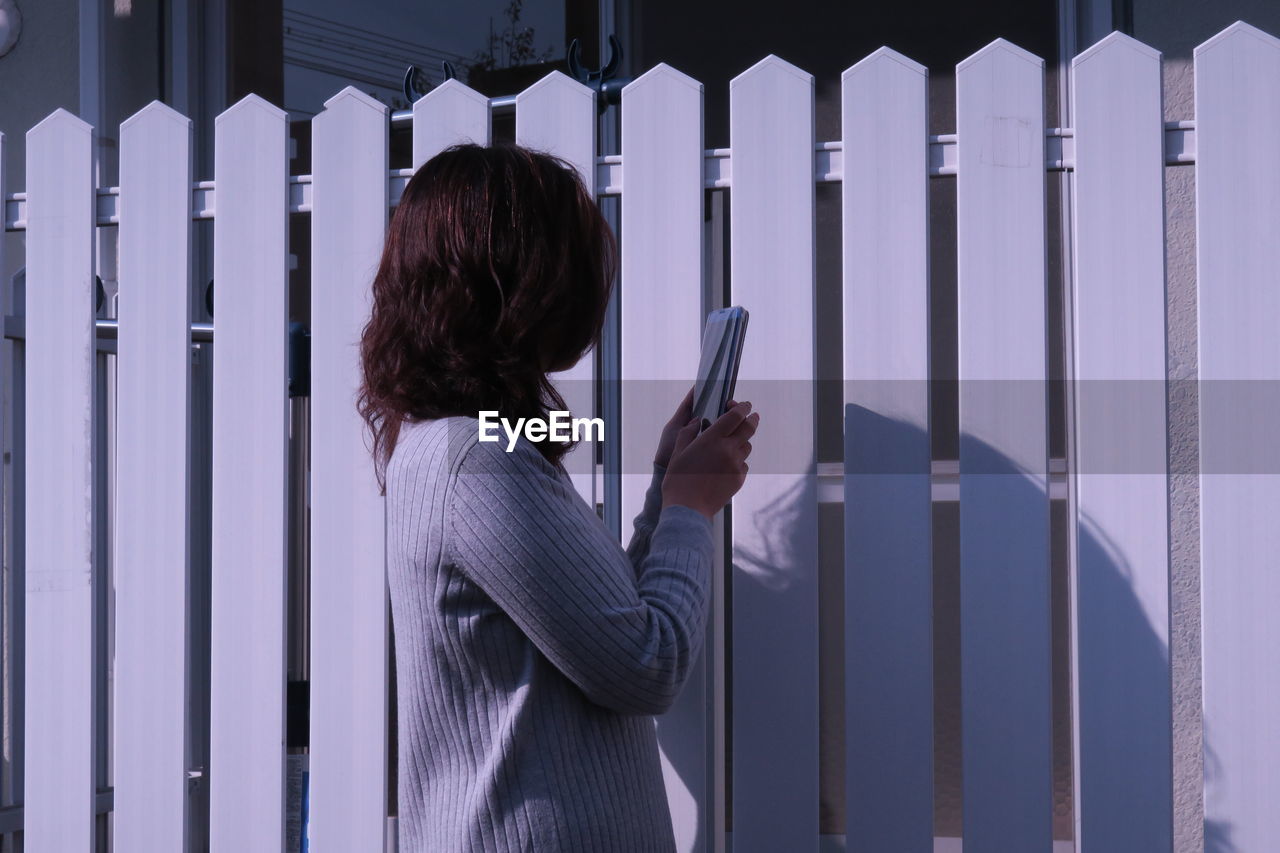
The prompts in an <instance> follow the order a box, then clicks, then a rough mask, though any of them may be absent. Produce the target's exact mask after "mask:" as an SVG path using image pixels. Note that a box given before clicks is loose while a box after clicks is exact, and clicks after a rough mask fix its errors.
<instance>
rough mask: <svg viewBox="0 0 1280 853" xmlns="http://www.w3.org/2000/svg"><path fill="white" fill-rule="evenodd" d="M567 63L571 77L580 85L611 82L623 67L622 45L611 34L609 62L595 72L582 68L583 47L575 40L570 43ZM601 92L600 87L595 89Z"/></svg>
mask: <svg viewBox="0 0 1280 853" xmlns="http://www.w3.org/2000/svg"><path fill="white" fill-rule="evenodd" d="M565 61H566V62H567V63H568V64H569V76H571V77H573V79H575V80H577V81H578V82H579V83H585V84H587V85H591V84H592V83H596V82H599V83H603V82H604V81H605V80H609V79H611V78H612V77H613V75H615V74H617V73H618V68H619V67H621V65H622V43H621V42H619V41H618V37H617V36H615V35H613V34H612V33H610V34H609V61H608V62H606V63H605V64H604V65H603V66H602V67H600V68H597V69H595V70H594V71H593V70H591V69H588V68H583V67H582V45H581V44H579V43H578V40H577V39H574V40H573V41H571V42H570V43H569V53H568V56H566V57H565ZM595 88H596V90H597V91H599V89H600V87H599V86H596V87H595Z"/></svg>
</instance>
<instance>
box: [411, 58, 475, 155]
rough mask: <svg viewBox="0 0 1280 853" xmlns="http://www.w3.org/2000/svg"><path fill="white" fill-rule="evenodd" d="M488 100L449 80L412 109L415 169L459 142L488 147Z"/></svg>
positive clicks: (419, 100) (418, 101)
mask: <svg viewBox="0 0 1280 853" xmlns="http://www.w3.org/2000/svg"><path fill="white" fill-rule="evenodd" d="M489 135H490V128H489V99H488V98H487V97H485V96H484V95H482V94H480V93H479V92H477V91H476V90H475V89H469V88H467V86H465V85H464V84H462V83H460V82H458V81H457V80H446V81H444V82H443V83H441V84H440V85H439V86H437V87H436V88H434V89H432V90H431V91H430V92H428V93H427V94H425V95H423V96H422V97H421V98H419V99H418V100H417V102H415V103H414V105H413V168H414V169H415V170H416V169H418V168H420V167H421V166H422V164H423V163H425V162H427V161H428V160H430V159H431V158H432V157H434V156H436V155H437V154H439V153H440V152H441V151H443V150H444V149H446V148H448V147H449V146H450V145H454V144H456V143H459V142H474V143H476V144H477V145H488V144H489Z"/></svg>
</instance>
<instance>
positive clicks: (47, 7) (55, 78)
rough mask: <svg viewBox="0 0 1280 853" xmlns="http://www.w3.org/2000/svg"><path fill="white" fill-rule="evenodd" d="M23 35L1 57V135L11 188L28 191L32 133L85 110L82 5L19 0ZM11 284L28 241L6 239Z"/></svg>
mask: <svg viewBox="0 0 1280 853" xmlns="http://www.w3.org/2000/svg"><path fill="white" fill-rule="evenodd" d="M17 2H18V8H19V9H20V10H21V11H22V36H21V38H20V39H19V41H18V44H17V45H16V46H15V47H14V48H13V50H12V51H11V52H10V53H8V54H7V55H5V56H3V57H0V133H3V134H4V162H3V164H0V166H2V167H3V168H4V177H5V186H6V187H7V188H8V190H7V191H8V192H14V191H15V190H18V189H22V188H24V187H25V186H26V180H25V176H26V170H25V160H26V156H27V145H26V133H27V131H28V130H29V129H31V127H32V126H34V125H35V124H37V123H38V122H39V121H40V120H41V119H42V118H44V117H45V116H47V115H48V114H49V113H51V112H53V111H54V110H55V109H57V108H58V107H63V108H65V109H68V110H71V111H72V112H76V111H78V109H79V106H80V62H79V57H80V36H79V29H78V27H77V21H78V20H79V11H78V5H79V4H78V2H77V0H17ZM3 239H4V240H5V258H6V260H5V266H4V268H3V269H0V275H4V276H5V278H6V279H7V278H8V277H9V276H12V275H13V273H15V272H16V271H17V270H18V268H19V267H21V266H22V263H21V257H22V251H21V247H22V239H21V237H20V236H19V235H16V234H9V235H4V236H3Z"/></svg>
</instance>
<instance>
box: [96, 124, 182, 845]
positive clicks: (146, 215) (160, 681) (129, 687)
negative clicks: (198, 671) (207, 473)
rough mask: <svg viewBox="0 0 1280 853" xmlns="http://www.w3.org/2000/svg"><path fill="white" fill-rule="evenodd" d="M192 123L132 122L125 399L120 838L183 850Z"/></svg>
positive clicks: (123, 335) (121, 363) (125, 167)
mask: <svg viewBox="0 0 1280 853" xmlns="http://www.w3.org/2000/svg"><path fill="white" fill-rule="evenodd" d="M191 179H192V160H191V121H190V119H188V118H186V117H185V116H183V115H180V114H179V113H177V112H175V111H174V110H172V109H170V108H169V107H167V106H165V105H164V104H162V103H160V102H158V101H154V102H152V103H151V104H150V105H149V106H148V107H146V108H145V109H143V110H142V111H140V112H138V113H137V114H135V115H134V116H133V117H132V118H130V119H129V120H128V121H126V122H125V123H124V124H122V125H121V127H120V186H121V199H120V205H121V210H122V211H123V214H122V216H121V221H120V280H121V281H122V282H124V283H125V287H124V288H123V293H122V298H121V299H120V307H119V338H118V341H117V357H118V359H119V360H118V361H117V391H116V394H117V397H116V495H115V498H116V507H115V518H116V535H115V555H114V563H113V565H114V574H115V608H116V612H115V625H116V632H115V658H116V664H115V679H114V680H115V716H114V719H115V726H114V728H115V742H114V754H115V776H114V780H113V787H114V791H115V793H114V797H115V799H114V805H113V811H114V812H115V836H114V841H115V845H116V849H119V850H136V851H142V853H146V852H147V851H155V853H163V852H164V851H181V850H184V849H185V844H186V807H187V778H186V775H187V774H186V770H187V764H186V761H187V745H186V729H187V726H186V723H185V719H186V709H187V619H186V614H187V584H188V572H189V569H190V565H189V556H188V541H189V536H190V533H189V531H190V516H189V511H190V507H189V498H188V488H189V480H190V461H189V457H188V446H187V445H188V430H189V428H190V423H189V421H190V417H189V406H190V384H191V381H190V377H191V369H190V361H191V350H190V347H191V331H190V326H189V324H190V322H191V304H190V303H191V289H190V287H189V286H188V276H189V272H190V269H191V189H190V187H191Z"/></svg>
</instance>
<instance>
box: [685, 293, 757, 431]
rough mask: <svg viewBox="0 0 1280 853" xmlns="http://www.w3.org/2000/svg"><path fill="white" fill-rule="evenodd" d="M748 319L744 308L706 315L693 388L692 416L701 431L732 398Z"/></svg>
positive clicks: (724, 309) (725, 309) (737, 306)
mask: <svg viewBox="0 0 1280 853" xmlns="http://www.w3.org/2000/svg"><path fill="white" fill-rule="evenodd" d="M748 317H749V315H748V313H747V309H746V308H743V307H742V306H741V305H734V306H732V307H729V308H720V309H718V310H716V311H712V312H711V313H710V314H708V315H707V322H706V325H705V326H703V329H702V357H701V358H700V359H699V361H698V378H697V380H696V381H695V382H694V385H693V416H694V417H696V418H699V419H700V422H701V426H699V428H698V432H702V430H704V429H706V428H707V427H708V426H710V425H711V424H712V422H714V421H715V420H716V419H717V418H719V417H720V416H721V415H723V414H724V413H725V410H726V409H727V408H728V403H729V401H730V400H732V399H733V389H734V386H735V385H736V384H737V381H738V364H739V363H740V362H741V361H742V345H743V342H744V341H745V340H746V336H747V319H748Z"/></svg>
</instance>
